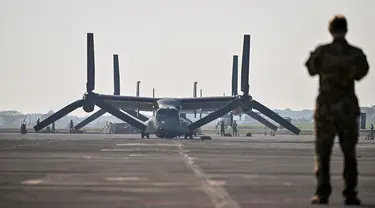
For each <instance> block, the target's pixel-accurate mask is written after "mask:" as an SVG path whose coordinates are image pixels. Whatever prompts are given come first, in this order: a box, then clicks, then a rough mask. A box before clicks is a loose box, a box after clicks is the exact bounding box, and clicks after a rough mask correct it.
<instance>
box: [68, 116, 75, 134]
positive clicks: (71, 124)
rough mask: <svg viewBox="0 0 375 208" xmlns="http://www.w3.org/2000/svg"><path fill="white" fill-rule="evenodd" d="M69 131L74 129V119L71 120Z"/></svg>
mask: <svg viewBox="0 0 375 208" xmlns="http://www.w3.org/2000/svg"><path fill="white" fill-rule="evenodd" d="M69 131H70V133H72V132H73V131H74V124H73V119H71V120H70V125H69Z"/></svg>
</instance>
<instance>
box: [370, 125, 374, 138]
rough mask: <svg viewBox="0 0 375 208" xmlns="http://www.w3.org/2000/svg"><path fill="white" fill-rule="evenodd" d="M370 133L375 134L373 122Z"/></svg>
mask: <svg viewBox="0 0 375 208" xmlns="http://www.w3.org/2000/svg"><path fill="white" fill-rule="evenodd" d="M370 135H371V136H374V125H373V124H371V130H370Z"/></svg>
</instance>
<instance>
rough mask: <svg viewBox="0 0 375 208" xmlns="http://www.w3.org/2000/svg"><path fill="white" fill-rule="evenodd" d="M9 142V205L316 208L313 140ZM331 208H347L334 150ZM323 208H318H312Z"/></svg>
mask: <svg viewBox="0 0 375 208" xmlns="http://www.w3.org/2000/svg"><path fill="white" fill-rule="evenodd" d="M132 137H133V138H131V136H127V135H67V134H60V135H59V134H49V135H47V134H27V135H20V134H5V133H4V134H0V207H9V208H11V207H28V208H32V207H48V208H50V207H54V208H58V207H80V208H84V207H87V208H96V207H106V208H111V207H126V208H128V207H129V208H131V207H137V208H141V207H178V208H183V207H186V208H200V207H202V208H203V207H288V208H291V207H310V206H311V205H310V204H309V202H310V197H311V196H312V194H313V192H314V188H315V179H314V176H313V143H312V140H313V138H312V136H275V137H270V136H255V137H248V138H243V137H240V138H233V137H231V138H222V137H215V136H214V137H213V139H212V140H210V141H200V140H193V141H192V140H166V139H139V135H134V136H132ZM357 150H358V161H359V172H360V178H359V184H360V185H359V195H360V198H361V199H362V202H363V203H364V207H375V173H374V171H375V142H374V141H368V140H364V139H363V138H361V139H360V143H359V145H358V149H357ZM331 164H332V168H331V173H332V183H333V194H332V197H331V201H330V202H331V203H330V207H343V200H342V197H341V189H342V184H343V182H342V177H341V175H342V174H341V171H342V156H341V152H340V149H339V148H338V144H337V143H336V144H335V148H334V153H333V157H332V161H331ZM311 207H314V206H311Z"/></svg>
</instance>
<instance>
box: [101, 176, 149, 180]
mask: <svg viewBox="0 0 375 208" xmlns="http://www.w3.org/2000/svg"><path fill="white" fill-rule="evenodd" d="M105 180H106V181H141V180H142V181H145V180H147V179H145V178H139V177H107V178H105Z"/></svg>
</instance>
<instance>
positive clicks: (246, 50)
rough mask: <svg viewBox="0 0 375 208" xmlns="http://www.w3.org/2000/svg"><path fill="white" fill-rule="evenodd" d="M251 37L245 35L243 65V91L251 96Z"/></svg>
mask: <svg viewBox="0 0 375 208" xmlns="http://www.w3.org/2000/svg"><path fill="white" fill-rule="evenodd" d="M249 68H250V35H244V40H243V49H242V64H241V91H242V92H243V94H244V95H248V94H249Z"/></svg>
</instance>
